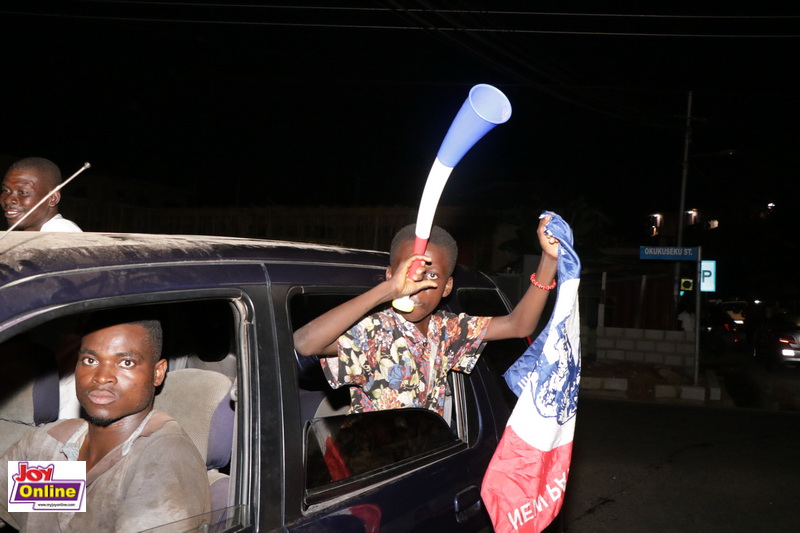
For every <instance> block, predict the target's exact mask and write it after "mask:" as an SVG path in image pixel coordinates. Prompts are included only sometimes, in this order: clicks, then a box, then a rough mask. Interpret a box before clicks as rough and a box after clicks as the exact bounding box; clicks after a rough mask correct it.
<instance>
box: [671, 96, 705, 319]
mask: <svg viewBox="0 0 800 533" xmlns="http://www.w3.org/2000/svg"><path fill="white" fill-rule="evenodd" d="M691 144H692V91H689V102H688V104H687V109H686V137H685V140H684V143H683V170H682V173H681V201H680V207H679V209H678V241H677V243H676V244H677V246H679V247H680V246H683V217H684V211H686V180H687V179H688V177H689V145H691ZM680 280H681V267H680V262H679V261H676V262H675V276H674V280H673V283H674V284H673V289H672V291H673V292H672V296H673V298H674V299H675V308H676V309H677V306H678V303H679V301H680V294H681V289H680ZM698 290H699V288H698Z"/></svg>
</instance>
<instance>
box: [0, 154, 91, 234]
mask: <svg viewBox="0 0 800 533" xmlns="http://www.w3.org/2000/svg"><path fill="white" fill-rule="evenodd" d="M60 184H61V170H59V168H58V166H57V165H56V164H55V163H53V162H52V161H50V160H49V159H45V158H43V157H26V158H25V159H21V160H19V161H17V162H16V163H14V164H12V165H11V166H10V167H9V169H8V171H7V172H6V175H5V177H4V178H3V184H2V189H0V207H2V208H3V214H4V215H5V217H6V222H8V227H11V226H13V225H14V224H15V223H16V222H17V221H18V220H21V219H22V217H25V216H26V215H27V217H26V218H25V219H24V220H23V221H22V222H21V223H20V224H19V226H17V229H20V230H24V231H60V232H75V231H81V228H79V227H78V225H77V224H75V223H74V222H72V221H71V220H67V219H66V218H64V217H63V216H61V214H60V213H59V212H58V203H59V202H60V201H61V192H56V193H54V194H50V191H52V190H53V189H55V188H56V187H58V186H59V185H60ZM48 194H50V198H48V199H47V201H46V202H44V203H43V204H42V205H41V206H39V207H38V208H36V210H35V211H33V212H31V213H30V214H28V213H29V212H30V211H31V210H32V209H33V207H34V206H35V205H36V204H37V203H38V202H39V201H40V200H41V199H42V198H44V197H46V196H47V195H48Z"/></svg>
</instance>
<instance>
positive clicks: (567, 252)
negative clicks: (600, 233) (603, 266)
mask: <svg viewBox="0 0 800 533" xmlns="http://www.w3.org/2000/svg"><path fill="white" fill-rule="evenodd" d="M545 215H551V216H552V218H551V220H550V222H548V224H547V226H546V228H545V233H547V234H549V235H553V236H554V237H555V238H557V239H558V240H559V247H558V290H557V295H556V303H555V308H554V309H553V315H552V316H551V317H550V321H549V322H548V323H547V326H546V327H545V329H544V330H543V331H542V333H541V334H540V335H539V336H538V337H537V338H536V340H535V341H534V342H533V344H531V345H530V346H529V347H528V349H527V350H526V351H525V353H524V354H522V356H521V357H520V358H519V359H518V360H517V361H516V362H515V363H514V364H513V365H511V367H510V368H509V369H508V370H507V371H506V373H505V374H504V377H505V379H506V382H507V383H508V385H509V387H511V390H513V391H514V393H515V394H516V395H517V396H518V397H519V398H518V400H517V404H516V406H515V407H514V410H513V412H512V413H511V417H510V418H509V420H508V425H507V426H506V429H505V431H504V432H503V437H502V438H501V439H500V443H499V444H498V446H497V450H496V451H495V453H494V456H493V457H492V460H491V462H490V463H489V467H488V469H487V471H486V475H485V476H484V478H483V485H482V487H481V497H482V498H483V501H484V504H485V505H486V508H487V510H488V512H489V515H490V516H491V518H492V522H493V524H494V529H495V532H497V533H510V532H523V533H533V532H537V533H538V532H540V531H542V530H543V529H544V528H546V527H547V526H548V525H549V524H550V523H551V522H552V521H553V519H554V518H555V517H556V515H558V512H559V511H560V510H561V506H562V504H563V502H564V491H565V489H566V486H567V476H568V474H569V465H570V460H571V458H572V438H573V435H574V433H575V415H576V412H577V408H578V385H579V382H580V372H581V355H580V352H581V350H580V317H579V313H578V285H579V284H580V271H581V263H580V259H579V258H578V255H577V254H576V253H575V249H574V248H573V237H572V230H571V229H570V227H569V226H568V225H567V223H566V222H564V220H563V219H562V218H561V217H560V216H558V215H556V214H555V213H551V212H548V211H545V212H544V213H543V215H542V216H545Z"/></svg>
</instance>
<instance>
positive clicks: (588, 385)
mask: <svg viewBox="0 0 800 533" xmlns="http://www.w3.org/2000/svg"><path fill="white" fill-rule="evenodd" d="M580 391H581V394H586V395H589V396H597V397H606V398H620V399H626V400H633V401H663V402H680V403H690V404H694V405H702V404H709V405H720V406H721V405H723V403H724V401H723V394H722V387H721V386H720V383H719V380H718V379H717V375H716V373H715V372H714V371H713V370H710V369H709V370H707V371H706V374H705V379H703V380H702V381H701V382H700V383H699V384H698V385H685V384H660V383H659V384H654V385H653V386H652V390H651V389H647V390H645V391H643V390H641V388H638V389H634V387H632V386H631V380H629V379H628V378H626V377H608V376H603V377H601V376H581V385H580Z"/></svg>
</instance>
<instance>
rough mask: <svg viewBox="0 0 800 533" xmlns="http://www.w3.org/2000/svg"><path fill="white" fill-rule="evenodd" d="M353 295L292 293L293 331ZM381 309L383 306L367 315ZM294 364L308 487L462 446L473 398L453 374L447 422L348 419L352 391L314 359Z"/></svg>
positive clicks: (428, 415)
mask: <svg viewBox="0 0 800 533" xmlns="http://www.w3.org/2000/svg"><path fill="white" fill-rule="evenodd" d="M356 294H358V292H355V291H354V292H353V293H352V294H326V293H319V294H315V293H309V292H308V291H306V292H305V293H304V294H296V295H294V296H293V297H292V298H291V300H290V306H289V307H290V317H291V321H292V327H293V328H294V329H296V328H299V327H301V326H302V325H304V324H306V323H308V322H309V321H310V320H312V319H314V318H316V317H317V316H319V315H321V314H323V313H324V312H326V311H327V310H329V309H331V308H333V307H335V306H336V305H339V304H340V303H342V302H344V301H346V300H349V299H350V298H352V297H353V296H355V295H356ZM385 307H386V304H383V305H381V306H379V307H378V308H376V309H374V310H372V311H370V313H368V314H371V313H372V312H374V311H377V310H379V309H383V308H385ZM297 363H298V381H299V383H298V385H299V387H298V389H299V404H300V416H301V422H302V423H303V424H304V428H305V430H304V431H305V434H304V441H305V447H306V474H307V480H306V482H307V485H306V486H307V488H309V489H314V488H317V487H321V486H324V485H327V484H330V483H334V482H337V481H342V480H346V479H350V478H354V477H358V476H361V475H362V474H366V473H369V472H373V471H378V470H381V469H386V468H387V467H390V466H391V465H394V464H398V463H402V462H403V461H406V460H408V459H412V458H414V457H417V456H424V455H425V454H427V453H429V452H431V451H432V450H435V449H437V448H440V447H441V446H444V445H449V444H453V443H461V442H462V439H464V440H465V439H466V437H465V436H463V437H462V436H461V435H462V433H463V434H465V433H466V428H467V427H469V425H468V419H469V417H470V414H472V415H473V416H472V418H473V420H474V411H475V406H474V400H472V401H467V400H466V399H465V394H464V392H463V391H464V387H463V384H462V382H461V381H460V379H461V378H459V377H454V376H453V375H452V374H454V373H451V376H450V377H449V379H448V396H447V402H448V405H447V406H446V409H445V417H446V420H445V419H444V418H442V417H441V416H439V415H438V414H436V413H434V412H432V411H428V410H425V409H397V410H391V411H382V412H378V413H363V414H354V415H348V413H349V410H350V392H349V391H350V388H349V387H341V388H339V389H332V388H331V387H330V385H329V384H328V382H327V379H326V378H325V376H324V374H323V372H322V369H321V367H320V364H319V360H318V358H317V357H304V356H297ZM470 390H471V389H470ZM459 420H461V423H460V424H459ZM474 427H476V428H477V423H474ZM460 431H461V432H462V433H459V432H460Z"/></svg>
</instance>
